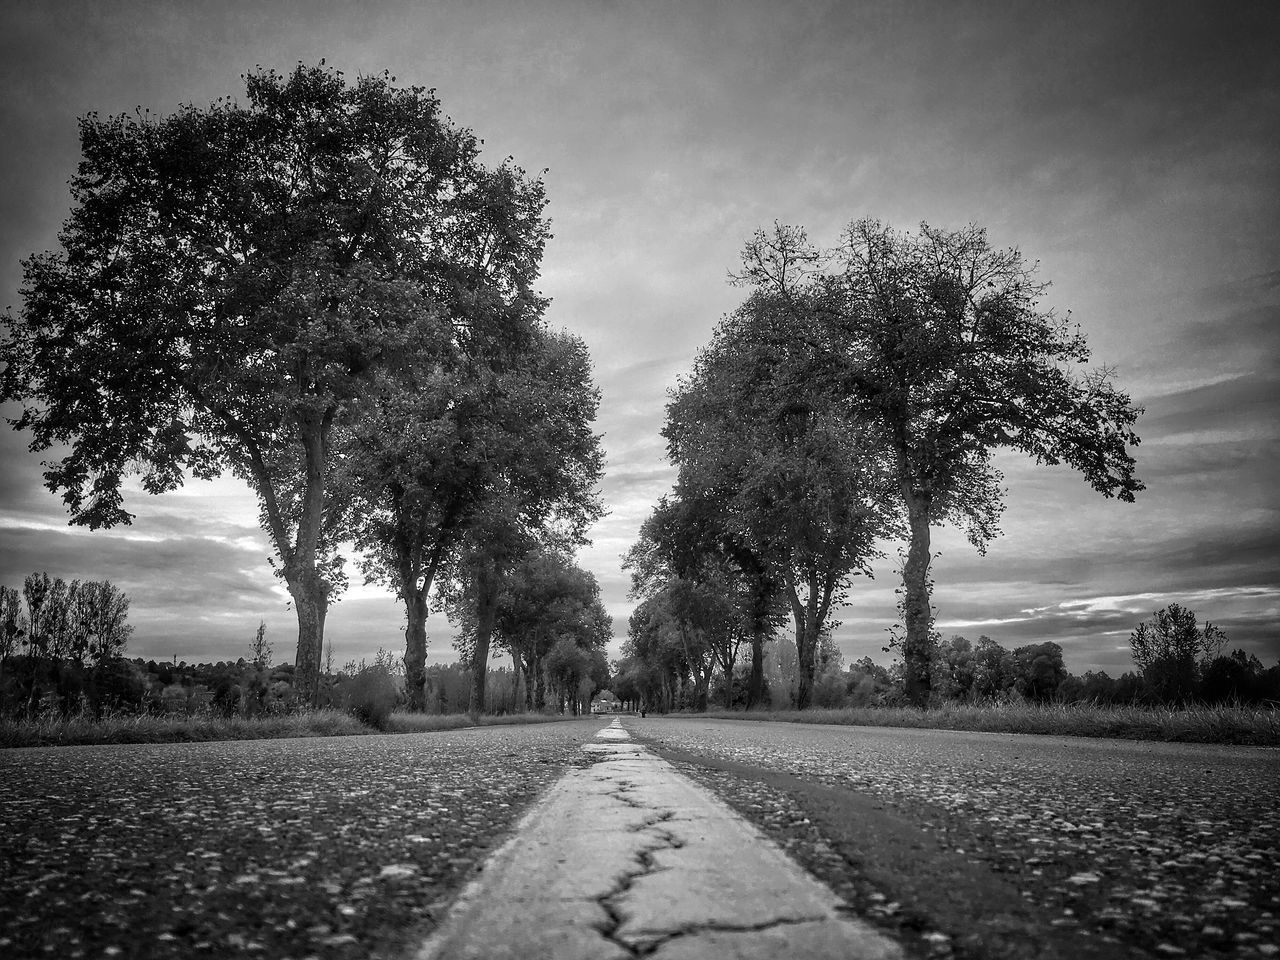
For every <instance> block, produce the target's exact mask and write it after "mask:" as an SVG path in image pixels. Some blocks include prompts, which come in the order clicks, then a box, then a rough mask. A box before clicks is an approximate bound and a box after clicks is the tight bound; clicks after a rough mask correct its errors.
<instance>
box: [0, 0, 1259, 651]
mask: <svg viewBox="0 0 1280 960" xmlns="http://www.w3.org/2000/svg"><path fill="white" fill-rule="evenodd" d="M1277 49H1280V4H1277V3H1275V2H1274V0H1264V2H1256V3H1252V2H1239V0H1237V2H1232V3H1229V4H1222V3H1217V2H1213V3H1208V2H1206V3H1198V4H1197V3H1176V2H1169V0H1156V2H1147V3H1133V2H1127V3H1091V4H1070V3H1056V4H1052V5H1050V4H1042V3H1024V4H1009V3H986V4H983V3H976V4H973V3H970V4H965V3H933V4H912V3H857V2H844V3H839V2H831V3H826V2H814V3H797V2H779V0H772V2H733V3H712V2H697V0H683V2H644V0H632V2H625V3H623V2H619V3H611V2H582V3H570V2H564V3H560V2H550V0H544V2H537V0H526V2H509V3H483V2H475V0H466V2H457V3H453V2H432V3H423V2H418V0H413V2H401V3H372V2H371V3H362V4H349V3H332V4H326V3H301V2H297V3H287V2H270V0H254V2H249V3H233V2H225V0H224V2H219V3H209V4H187V3H176V2H175V3H141V2H128V3H125V2H108V0H94V2H84V3H65V2H56V0H52V2H41V3H31V2H26V0H0V131H3V135H4V143H3V145H0V306H3V305H4V304H14V305H15V306H16V305H17V304H18V302H19V293H18V287H19V282H20V266H19V261H20V259H21V258H23V257H25V256H26V255H28V254H30V253H31V252H34V251H40V250H45V249H50V248H53V247H54V245H55V244H56V233H57V229H58V226H59V224H60V223H61V221H62V220H63V218H64V217H65V216H66V214H67V211H68V204H69V195H68V191H67V187H66V181H67V179H68V178H69V177H70V176H71V174H72V172H73V170H74V166H75V164H76V161H77V158H78V142H77V132H76V118H77V117H79V116H81V115H83V114H85V113H87V112H89V111H98V112H99V113H102V114H104V115H105V114H111V113H119V112H123V111H131V110H132V109H133V108H134V107H135V106H137V105H142V106H145V107H149V108H150V109H151V110H152V111H153V112H160V113H166V112H169V111H171V110H172V109H173V108H174V107H175V106H176V105H177V104H179V103H182V102H194V103H196V104H206V103H208V102H210V101H211V100H213V99H215V98H217V97H219V96H223V95H239V96H241V97H243V82H242V81H241V79H240V75H241V74H242V73H243V72H245V71H246V70H249V69H252V68H253V67H254V66H255V65H258V64H260V65H262V66H264V67H275V68H276V69H278V70H281V71H287V70H288V69H290V68H291V67H292V66H293V65H294V64H295V63H297V62H298V61H302V62H305V63H315V62H317V61H318V60H319V59H320V58H322V57H324V58H327V60H328V62H329V63H330V64H332V65H334V66H336V67H338V68H339V69H342V70H344V71H345V72H346V73H347V74H348V75H354V74H357V73H361V72H364V73H372V72H380V71H381V70H382V69H384V68H386V69H389V70H390V71H391V72H392V73H393V74H394V75H395V76H396V77H397V78H398V80H399V82H400V83H402V84H421V85H424V86H427V87H434V88H435V89H436V90H437V92H438V95H439V96H440V98H441V101H442V103H443V106H444V110H445V112H446V113H448V114H449V115H450V116H451V117H453V118H454V120H455V121H456V122H458V123H459V124H462V125H464V126H468V127H470V128H472V129H473V130H474V131H475V132H476V133H477V134H478V135H479V136H480V137H482V138H483V139H484V140H485V144H486V146H485V156H486V157H487V158H488V159H489V161H490V162H491V163H497V162H499V161H501V160H502V158H503V157H505V156H507V155H508V154H510V155H512V156H514V157H515V159H516V160H517V162H519V163H520V164H521V165H522V166H524V167H525V168H526V169H528V170H531V171H538V170H542V169H544V168H545V169H546V170H547V173H546V183H547V192H548V195H549V197H550V204H549V211H548V212H549V215H550V216H551V218H552V220H553V231H554V233H555V239H554V240H553V241H552V242H551V244H550V245H549V247H548V249H547V252H546V257H545V259H544V261H543V281H542V285H541V286H542V289H543V291H544V292H545V293H546V294H547V295H548V296H550V297H551V298H552V299H553V303H552V306H551V308H550V311H549V315H548V318H549V320H550V321H551V323H552V324H553V325H555V326H560V327H565V328H567V329H569V330H571V331H573V332H575V333H577V334H579V335H581V336H582V337H583V338H585V340H586V341H587V343H588V345H589V346H590V348H591V351H592V355H593V357H594V360H595V368H596V376H597V379H598V382H599V384H600V387H601V391H602V394H603V398H602V403H601V408H600V419H599V429H600V431H601V432H602V433H603V434H604V445H605V448H606V451H607V455H608V467H607V474H606V478H605V481H604V484H603V495H604V499H605V501H606V502H607V504H608V506H609V509H610V514H609V516H608V517H607V518H606V519H605V520H603V521H602V522H601V523H600V524H599V525H598V526H597V527H596V528H595V530H594V531H593V533H594V544H593V546H592V547H590V548H589V549H586V550H584V551H583V552H582V554H581V558H580V559H581V563H582V564H583V566H585V567H587V568H588V569H590V570H592V571H593V572H594V573H595V575H596V576H597V577H598V578H599V580H600V582H601V585H602V587H603V591H604V596H605V600H606V603H607V605H608V607H609V610H610V612H611V613H612V614H613V615H614V632H615V645H614V648H613V652H614V653H615V654H616V652H617V641H618V640H620V639H621V637H622V636H623V635H624V634H625V631H626V617H627V614H628V613H629V611H630V604H628V602H627V600H626V585H627V584H626V577H625V575H624V573H623V572H622V570H621V569H620V563H619V559H618V558H619V555H620V554H621V553H622V552H623V551H624V550H625V549H626V548H627V546H628V545H629V544H630V542H631V541H632V540H633V539H634V538H635V535H636V532H637V529H638V527H639V525H640V523H641V521H642V520H643V519H644V517H645V515H646V514H647V512H648V511H649V509H650V508H651V506H652V505H653V503H654V501H655V500H656V499H657V498H658V497H659V496H660V495H661V494H662V493H664V492H665V491H666V490H667V489H668V488H669V487H670V485H671V482H672V480H673V478H674V471H673V470H672V468H671V467H670V466H669V465H668V464H667V463H666V460H665V458H664V447H663V443H662V440H661V438H660V436H659V430H660V428H661V426H662V421H663V415H664V410H663V407H664V403H665V400H666V390H667V389H668V388H669V387H670V386H671V385H673V384H674V383H675V381H676V378H677V377H678V376H679V375H680V374H682V373H684V372H687V371H688V369H689V367H690V363H691V361H692V358H693V356H694V354H695V352H696V351H697V349H698V348H699V347H700V346H702V345H703V344H704V343H706V342H707V340H708V338H709V337H710V333H711V330H712V327H713V325H714V324H715V323H716V321H717V320H718V319H719V318H720V317H721V316H722V315H723V314H724V313H726V312H727V311H729V310H731V309H732V308H733V307H734V306H735V305H736V303H737V302H738V301H739V300H740V298H741V297H742V295H743V292H742V291H741V290H740V289H735V288H732V287H730V286H729V285H728V283H727V282H726V277H727V274H728V272H729V271H730V270H732V269H734V267H735V265H736V263H737V261H738V256H739V252H740V250H741V248H742V244H743V242H744V240H745V239H746V238H747V236H748V235H749V234H750V233H751V232H752V231H753V230H754V229H756V228H758V227H762V226H766V227H767V226H768V225H769V224H771V223H772V222H773V221H774V220H780V221H783V222H789V223H798V224H801V225H804V226H805V227H807V228H808V230H809V232H810V235H811V236H812V237H813V238H814V239H815V240H816V241H818V242H820V243H830V242H833V241H834V240H835V239H836V237H837V234H838V232H839V230H840V228H841V227H842V225H844V224H845V223H847V222H848V221H850V220H853V219H855V218H859V217H862V216H874V217H878V218H880V219H882V220H885V221H887V222H889V223H891V224H893V225H895V226H898V227H902V228H909V227H913V226H914V225H916V224H917V223H919V222H920V221H921V220H927V221H928V222H929V223H931V224H935V225H939V226H947V227H957V226H961V225H963V224H965V223H967V222H976V223H979V224H982V225H984V226H986V227H987V228H988V230H989V232H990V236H991V239H992V241H993V242H994V243H995V244H996V245H999V246H1006V245H1016V246H1018V247H1019V248H1020V249H1021V250H1022V251H1023V253H1024V254H1025V255H1026V256H1027V258H1028V259H1030V260H1037V261H1039V263H1040V271H1041V274H1040V275H1041V277H1042V278H1043V279H1046V280H1049V281H1051V282H1052V283H1053V287H1052V289H1051V291H1050V294H1049V297H1048V305H1050V306H1052V307H1053V308H1055V309H1056V310H1058V311H1060V312H1065V311H1067V310H1070V311H1071V312H1072V316H1073V317H1074V318H1075V319H1076V320H1078V321H1079V323H1080V324H1081V326H1082V328H1083V330H1084V332H1085V333H1086V335H1087V336H1088V338H1089V341H1090V344H1091V346H1092V347H1093V349H1094V357H1095V360H1097V361H1098V362H1100V363H1103V364H1106V365H1107V366H1109V367H1112V368H1114V370H1115V372H1116V377H1117V380H1118V382H1119V383H1120V385H1121V386H1122V387H1123V388H1125V389H1127V390H1128V391H1129V392H1131V393H1132V394H1133V396H1134V397H1135V399H1136V400H1137V401H1138V402H1139V403H1141V404H1142V405H1144V406H1145V407H1146V409H1147V413H1146V415H1145V417H1144V418H1143V419H1142V420H1140V421H1139V425H1138V430H1139V433H1140V435H1141V436H1142V438H1143V443H1142V445H1141V447H1139V448H1138V450H1137V457H1138V465H1139V473H1140V476H1141V478H1142V479H1143V480H1144V481H1145V482H1146V484H1147V490H1146V491H1145V492H1144V493H1143V494H1141V495H1140V498H1139V502H1138V503H1136V504H1123V503H1118V502H1116V501H1109V500H1104V499H1103V498H1101V497H1100V496H1098V495H1097V494H1095V493H1093V492H1092V491H1091V490H1090V489H1089V488H1088V486H1087V485H1086V484H1085V483H1084V482H1083V481H1082V480H1081V479H1080V478H1079V477H1078V476H1075V475H1073V474H1072V473H1070V472H1069V471H1068V470H1066V469H1065V468H1045V467H1036V466H1035V465H1034V464H1031V463H1029V462H1027V461H1025V460H1024V459H1022V458H1019V457H1013V456H1008V457H1005V456H1002V457H1001V458H1000V466H1001V467H1002V469H1004V471H1005V473H1006V476H1007V481H1008V487H1009V494H1008V511H1007V514H1006V516H1005V519H1004V522H1003V529H1004V535H1003V536H1002V537H1001V538H1000V539H998V540H997V541H996V542H994V543H993V544H992V545H991V547H990V549H989V551H988V554H987V556H985V557H979V556H977V555H976V554H975V553H974V551H973V550H972V548H971V547H969V545H968V544H967V543H966V542H965V541H964V540H963V538H962V537H960V536H959V535H954V534H948V533H944V534H942V535H941V536H939V537H938V538H937V540H936V545H937V546H938V548H939V549H940V550H941V556H940V557H939V559H938V560H937V562H936V565H935V568H934V574H935V579H936V582H937V588H936V592H935V605H936V608H937V615H938V626H939V629H940V630H941V631H942V632H943V633H944V635H949V634H952V633H962V634H964V635H965V636H968V637H969V638H970V639H976V638H977V637H978V636H979V635H981V634H987V635H989V636H991V637H993V638H995V639H997V640H999V641H1001V642H1002V643H1004V644H1005V645H1007V646H1017V645H1021V644H1023V643H1031V642H1040V641H1044V640H1053V641H1056V642H1058V643H1060V644H1061V645H1062V647H1063V649H1064V652H1065V654H1066V660H1067V664H1068V666H1069V667H1071V668H1072V669H1073V670H1076V671H1078V672H1079V671H1083V670H1085V669H1098V668H1104V669H1106V670H1108V671H1109V672H1111V673H1112V674H1113V675H1114V674H1116V673H1117V672H1119V671H1122V670H1124V669H1127V668H1128V667H1129V666H1130V661H1129V656H1128V646H1127V637H1128V634H1129V632H1130V630H1132V628H1133V626H1134V625H1135V624H1136V623H1137V622H1138V621H1139V620H1141V619H1143V618H1144V617H1146V616H1149V615H1150V614H1151V613H1152V611H1154V610H1155V609H1157V608H1159V607H1162V606H1164V605H1165V604H1167V603H1169V602H1173V601H1176V602H1181V603H1183V604H1185V605H1188V606H1190V607H1191V608H1192V609H1194V610H1195V611H1196V612H1197V613H1198V614H1199V615H1200V616H1201V618H1202V619H1203V618H1208V619H1211V620H1213V621H1214V622H1216V623H1218V624H1220V625H1221V626H1223V628H1224V629H1225V630H1226V632H1227V634H1228V636H1229V637H1230V639H1231V641H1232V644H1233V645H1235V646H1241V647H1244V648H1246V649H1248V650H1251V651H1253V652H1255V653H1257V654H1258V655H1259V656H1261V657H1263V658H1264V659H1265V660H1267V661H1268V662H1269V663H1270V662H1274V661H1275V659H1276V658H1277V657H1278V656H1280V630H1277V624H1278V622H1280V562H1278V561H1280V513H1278V508H1280V503H1278V497H1277V493H1276V491H1277V489H1278V488H1280V483H1278V482H1277V472H1278V470H1280V443H1278V438H1280V426H1278V425H1280V417H1278V416H1277V414H1278V413H1280V390H1278V386H1280V365H1278V363H1277V353H1278V350H1277V348H1278V346H1280V243H1278V241H1277V225H1280V169H1278V167H1280V164H1278V163H1277V157H1278V156H1280V153H1278V148H1280V57H1277V55H1276V50H1277ZM4 413H6V414H7V415H9V416H12V415H14V413H15V410H14V409H12V408H9V409H6V410H5V411H4ZM27 442H28V438H25V437H23V436H21V435H19V434H16V433H14V432H13V431H12V430H9V429H8V428H0V464H3V468H2V472H0V583H5V584H8V585H11V586H15V587H17V586H20V585H21V581H22V578H23V577H24V576H25V575H26V574H27V573H29V572H32V571H36V570H47V571H48V572H49V574H50V575H51V576H61V577H64V578H66V579H71V578H76V577H79V578H89V579H102V578H109V579H110V580H112V581H113V582H115V583H116V584H118V585H120V586H121V587H123V588H124V589H125V591H126V592H127V593H128V594H129V596H130V597H131V599H132V602H133V606H132V611H131V621H132V622H133V623H134V625H135V628H136V633H135V636H134V638H133V640H132V641H131V642H130V646H129V653H130V654H131V655H137V656H144V657H148V658H151V657H155V658H168V657H171V656H175V655H176V656H178V657H179V658H180V659H186V660H192V661H194V660H215V659H222V658H232V657H236V656H241V655H244V654H246V653H247V651H248V648H249V642H250V640H251V638H252V636H253V633H254V630H255V628H256V626H257V624H258V621H259V619H265V620H266V622H267V623H268V626H269V631H268V637H269V638H270V639H272V640H273V641H274V644H275V650H276V656H277V659H279V660H289V661H291V660H292V658H293V650H294V642H295V639H296V629H297V628H296V621H295V620H294V618H293V614H292V611H291V610H289V609H287V608H286V604H285V601H286V599H287V598H286V596H285V594H284V592H283V590H282V589H281V585H280V584H279V583H278V582H277V581H275V579H274V578H273V577H272V575H271V572H270V569H269V567H268V565H267V562H266V561H267V556H268V553H269V548H268V546H267V542H266V538H265V536H264V535H263V534H262V533H260V532H259V530H258V527H257V521H256V516H257V511H256V506H255V504H254V501H253V498H252V496H251V495H249V493H248V492H247V490H246V489H245V488H243V487H242V486H241V485H240V484H239V483H238V482H236V481H234V480H231V479H226V480H222V481H218V482H215V483H202V482H193V483H190V484H188V485H187V486H186V487H185V488H184V489H183V490H182V491H180V492H178V493H174V494H171V495H165V496H162V497H147V496H145V495H144V494H142V493H140V492H136V493H135V494H134V495H133V496H132V497H130V498H129V500H128V502H127V504H126V506H127V507H128V508H129V509H131V510H134V511H135V512H136V513H137V520H136V521H135V523H134V525H133V526H132V527H130V528H121V529H117V530H114V531H98V532H94V533H89V532H87V531H84V530H80V529H75V528H69V527H68V526H67V524H66V516H65V513H64V511H63V509H62V504H61V501H60V499H59V498H58V497H57V496H55V495H53V494H50V493H49V492H48V491H46V490H45V489H44V488H43V487H42V485H41V482H40V465H39V460H40V458H39V457H38V456H36V455H32V454H29V453H27V452H26V444H27ZM135 489H136V488H135ZM893 549H894V547H892V546H891V547H890V553H891V556H890V559H887V560H885V561H884V562H882V563H881V564H880V565H879V567H878V568H877V571H876V573H877V575H876V579H875V580H874V581H873V582H871V583H867V584H858V585H857V587H856V589H855V590H854V591H853V593H852V596H851V605H850V606H849V607H848V608H846V609H845V610H843V611H841V612H840V614H839V616H840V619H841V620H842V622H843V623H842V626H841V627H840V628H839V630H838V631H837V637H838V638H839V640H840V644H841V646H842V648H843V649H844V651H845V654H846V656H847V657H849V658H857V657H861V656H864V655H867V654H870V655H872V656H873V657H874V658H876V659H878V660H880V661H882V662H888V659H889V658H888V656H887V655H886V654H883V653H881V647H882V646H883V645H884V643H885V641H886V638H887V633H886V628H887V627H888V626H889V625H890V624H892V623H893V621H894V620H895V611H894V593H893V587H894V581H895V576H894V567H895V563H894V561H893V559H892V552H893ZM400 624H401V614H400V611H399V609H398V607H397V604H396V602H395V600H394V598H392V597H391V596H390V595H389V594H387V593H385V592H383V591H381V590H378V589H376V588H371V587H363V586H357V587H356V588H355V589H353V590H351V591H350V593H349V594H348V595H347V597H346V598H345V599H343V600H342V601H341V602H340V603H339V604H338V605H337V606H336V607H335V608H334V610H333V611H332V613H331V614H330V617H329V621H328V626H327V633H328V636H329V637H330V638H331V639H332V640H333V643H334V649H335V656H336V658H337V659H338V661H339V662H342V661H344V660H346V659H349V658H358V657H361V656H368V657H371V656H372V654H373V652H374V651H375V650H376V649H377V648H378V647H379V646H380V645H381V646H385V647H387V648H388V649H392V650H397V651H401V650H402V649H403V639H402V635H401V633H400V630H401V627H400ZM429 630H430V633H431V647H430V660H429V662H439V661H442V660H449V659H453V654H452V651H451V650H450V647H449V631H448V627H447V624H446V623H445V622H444V620H443V618H433V620H432V622H431V623H429Z"/></svg>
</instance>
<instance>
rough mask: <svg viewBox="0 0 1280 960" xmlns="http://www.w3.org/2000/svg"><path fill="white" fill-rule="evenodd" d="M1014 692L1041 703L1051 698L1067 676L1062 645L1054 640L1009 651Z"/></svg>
mask: <svg viewBox="0 0 1280 960" xmlns="http://www.w3.org/2000/svg"><path fill="white" fill-rule="evenodd" d="M1013 664H1014V670H1015V671H1016V673H1017V681H1016V683H1015V686H1016V689H1017V691H1018V692H1019V693H1020V694H1022V695H1023V696H1024V697H1026V698H1027V699H1028V700H1035V701H1038V702H1040V703H1044V702H1046V701H1048V700H1050V699H1052V698H1053V695H1054V694H1055V693H1056V692H1057V690H1058V686H1059V685H1060V684H1061V683H1062V681H1063V680H1065V679H1066V678H1067V668H1066V666H1065V665H1064V664H1063V662H1062V647H1060V646H1058V644H1056V643H1033V644H1028V645H1026V646H1023V647H1017V648H1016V649H1014V651H1013Z"/></svg>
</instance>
